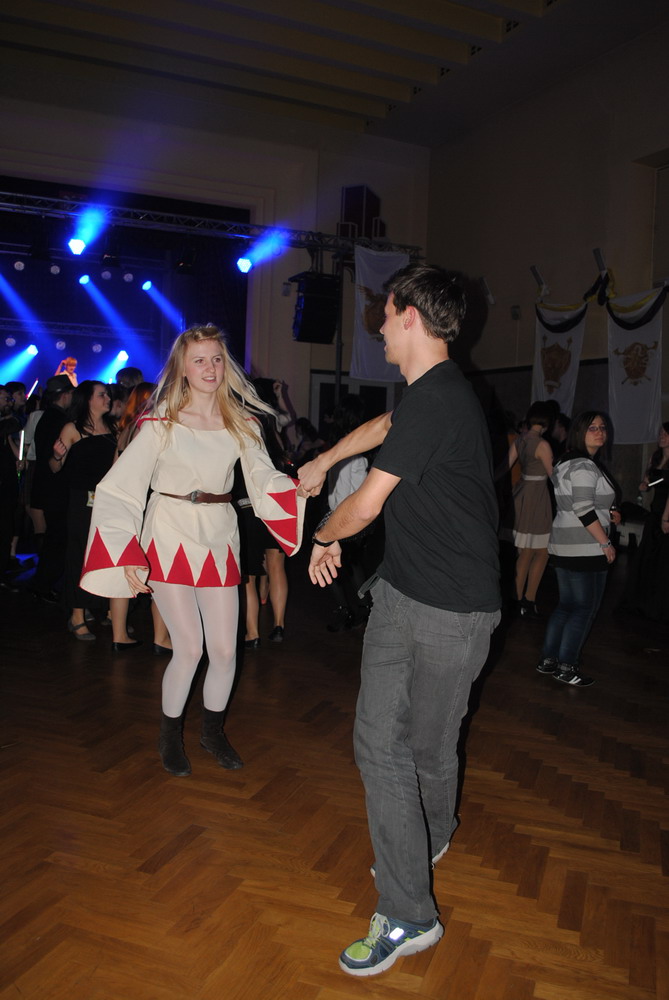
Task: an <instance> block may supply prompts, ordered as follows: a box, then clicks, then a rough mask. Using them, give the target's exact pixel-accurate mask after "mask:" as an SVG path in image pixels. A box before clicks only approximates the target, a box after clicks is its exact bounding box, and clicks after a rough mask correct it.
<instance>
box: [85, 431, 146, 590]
mask: <svg viewBox="0 0 669 1000" xmlns="http://www.w3.org/2000/svg"><path fill="white" fill-rule="evenodd" d="M160 446H161V438H160V428H159V427H158V426H157V422H156V421H153V420H147V421H146V422H145V423H143V424H142V429H141V431H140V433H138V434H137V435H136V436H135V438H134V440H133V441H132V442H131V443H130V444H129V445H128V447H127V448H126V449H125V451H124V452H123V454H122V455H121V457H120V458H119V459H118V461H117V462H116V463H115V464H114V465H113V466H112V467H111V469H110V470H109V472H108V473H107V475H106V476H105V477H104V479H102V480H101V481H100V482H99V483H98V485H97V487H96V489H95V501H94V503H93V511H92V515H91V527H90V531H89V534H88V544H87V546H86V556H85V558H84V566H83V570H82V575H81V587H82V588H83V589H84V590H87V591H88V592H89V593H91V594H100V595H102V596H103V597H132V596H133V595H132V591H131V589H130V586H129V585H128V582H127V580H126V578H125V572H124V567H125V566H140V567H142V569H140V570H139V572H138V576H139V577H140V578H141V579H142V580H143V581H145V580H146V578H147V576H148V573H149V563H148V560H147V558H146V555H145V553H144V552H143V550H142V547H141V546H140V544H139V538H140V535H141V531H142V521H143V519H144V509H145V507H146V498H147V494H148V490H149V486H150V485H151V477H152V475H153V470H154V468H155V465H156V461H157V458H158V453H159V450H160Z"/></svg>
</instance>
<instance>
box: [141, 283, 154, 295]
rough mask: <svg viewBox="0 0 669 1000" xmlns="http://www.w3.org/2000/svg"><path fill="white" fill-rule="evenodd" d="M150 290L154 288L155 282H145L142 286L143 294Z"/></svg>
mask: <svg viewBox="0 0 669 1000" xmlns="http://www.w3.org/2000/svg"><path fill="white" fill-rule="evenodd" d="M150 288H153V282H152V281H145V282H144V284H143V285H142V291H143V292H148V290H149V289H150Z"/></svg>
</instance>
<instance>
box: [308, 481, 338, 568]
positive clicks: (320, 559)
mask: <svg viewBox="0 0 669 1000" xmlns="http://www.w3.org/2000/svg"><path fill="white" fill-rule="evenodd" d="M309 464H310V465H311V463H309ZM340 568H341V545H340V544H339V542H333V543H332V545H328V546H327V547H326V546H324V545H314V547H313V549H312V550H311V559H310V560H309V579H310V580H311V582H312V583H317V584H318V586H319V587H327V585H328V584H329V583H332V581H333V580H334V578H335V577H336V575H337V570H338V569H340Z"/></svg>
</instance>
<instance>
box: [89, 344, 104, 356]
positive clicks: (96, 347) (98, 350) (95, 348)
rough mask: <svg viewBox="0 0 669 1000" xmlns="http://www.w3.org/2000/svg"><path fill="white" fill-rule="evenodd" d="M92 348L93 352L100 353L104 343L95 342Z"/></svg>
mask: <svg viewBox="0 0 669 1000" xmlns="http://www.w3.org/2000/svg"><path fill="white" fill-rule="evenodd" d="M91 350H92V352H93V354H99V353H100V351H101V350H102V344H93V346H92V347H91Z"/></svg>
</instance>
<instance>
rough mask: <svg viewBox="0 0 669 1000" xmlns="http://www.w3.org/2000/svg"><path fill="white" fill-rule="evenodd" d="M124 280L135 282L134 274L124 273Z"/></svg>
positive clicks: (130, 272)
mask: <svg viewBox="0 0 669 1000" xmlns="http://www.w3.org/2000/svg"><path fill="white" fill-rule="evenodd" d="M123 280H124V281H127V282H130V281H134V280H135V275H134V274H133V273H132V271H124V273H123Z"/></svg>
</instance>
